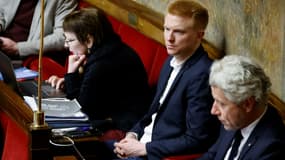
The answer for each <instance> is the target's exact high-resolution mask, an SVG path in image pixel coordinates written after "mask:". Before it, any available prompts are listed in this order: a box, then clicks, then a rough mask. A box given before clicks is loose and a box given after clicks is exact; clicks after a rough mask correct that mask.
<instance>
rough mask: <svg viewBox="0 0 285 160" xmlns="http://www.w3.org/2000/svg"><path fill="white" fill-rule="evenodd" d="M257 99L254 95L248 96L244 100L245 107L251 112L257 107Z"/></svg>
mask: <svg viewBox="0 0 285 160" xmlns="http://www.w3.org/2000/svg"><path fill="white" fill-rule="evenodd" d="M255 103H256V102H255V99H254V97H253V96H251V97H249V98H247V99H246V100H244V102H243V107H244V108H245V111H246V112H251V111H252V110H253V108H254V107H255Z"/></svg>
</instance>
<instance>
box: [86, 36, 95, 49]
mask: <svg viewBox="0 0 285 160" xmlns="http://www.w3.org/2000/svg"><path fill="white" fill-rule="evenodd" d="M93 43H94V37H93V36H91V35H90V34H88V35H87V41H86V45H87V47H88V48H91V47H92V45H93Z"/></svg>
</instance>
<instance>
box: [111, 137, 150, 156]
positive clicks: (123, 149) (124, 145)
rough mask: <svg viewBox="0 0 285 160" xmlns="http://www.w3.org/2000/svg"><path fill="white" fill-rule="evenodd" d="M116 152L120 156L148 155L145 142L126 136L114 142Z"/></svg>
mask: <svg viewBox="0 0 285 160" xmlns="http://www.w3.org/2000/svg"><path fill="white" fill-rule="evenodd" d="M114 146H115V149H114V153H115V154H117V156H118V157H120V158H126V157H139V156H145V155H146V148H145V144H144V143H141V142H139V141H138V140H137V139H135V138H128V137H126V138H124V139H123V140H121V141H120V142H117V143H114Z"/></svg>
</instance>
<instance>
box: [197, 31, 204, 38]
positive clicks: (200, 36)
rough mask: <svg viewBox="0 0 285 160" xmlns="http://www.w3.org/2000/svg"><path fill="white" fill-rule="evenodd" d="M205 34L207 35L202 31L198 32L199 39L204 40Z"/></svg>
mask: <svg viewBox="0 0 285 160" xmlns="http://www.w3.org/2000/svg"><path fill="white" fill-rule="evenodd" d="M204 34H205V31H203V30H200V31H198V33H197V36H198V38H199V39H202V38H203V37H204Z"/></svg>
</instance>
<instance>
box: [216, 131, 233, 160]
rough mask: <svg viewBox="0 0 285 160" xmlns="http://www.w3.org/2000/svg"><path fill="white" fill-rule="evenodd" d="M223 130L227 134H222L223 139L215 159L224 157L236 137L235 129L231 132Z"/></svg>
mask: <svg viewBox="0 0 285 160" xmlns="http://www.w3.org/2000/svg"><path fill="white" fill-rule="evenodd" d="M223 132H224V133H225V135H221V138H222V141H221V143H220V147H219V149H218V152H217V155H216V158H215V159H224V157H225V155H226V153H227V151H228V149H229V148H230V146H231V144H232V141H233V139H234V135H235V132H233V131H231V132H228V131H223Z"/></svg>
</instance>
